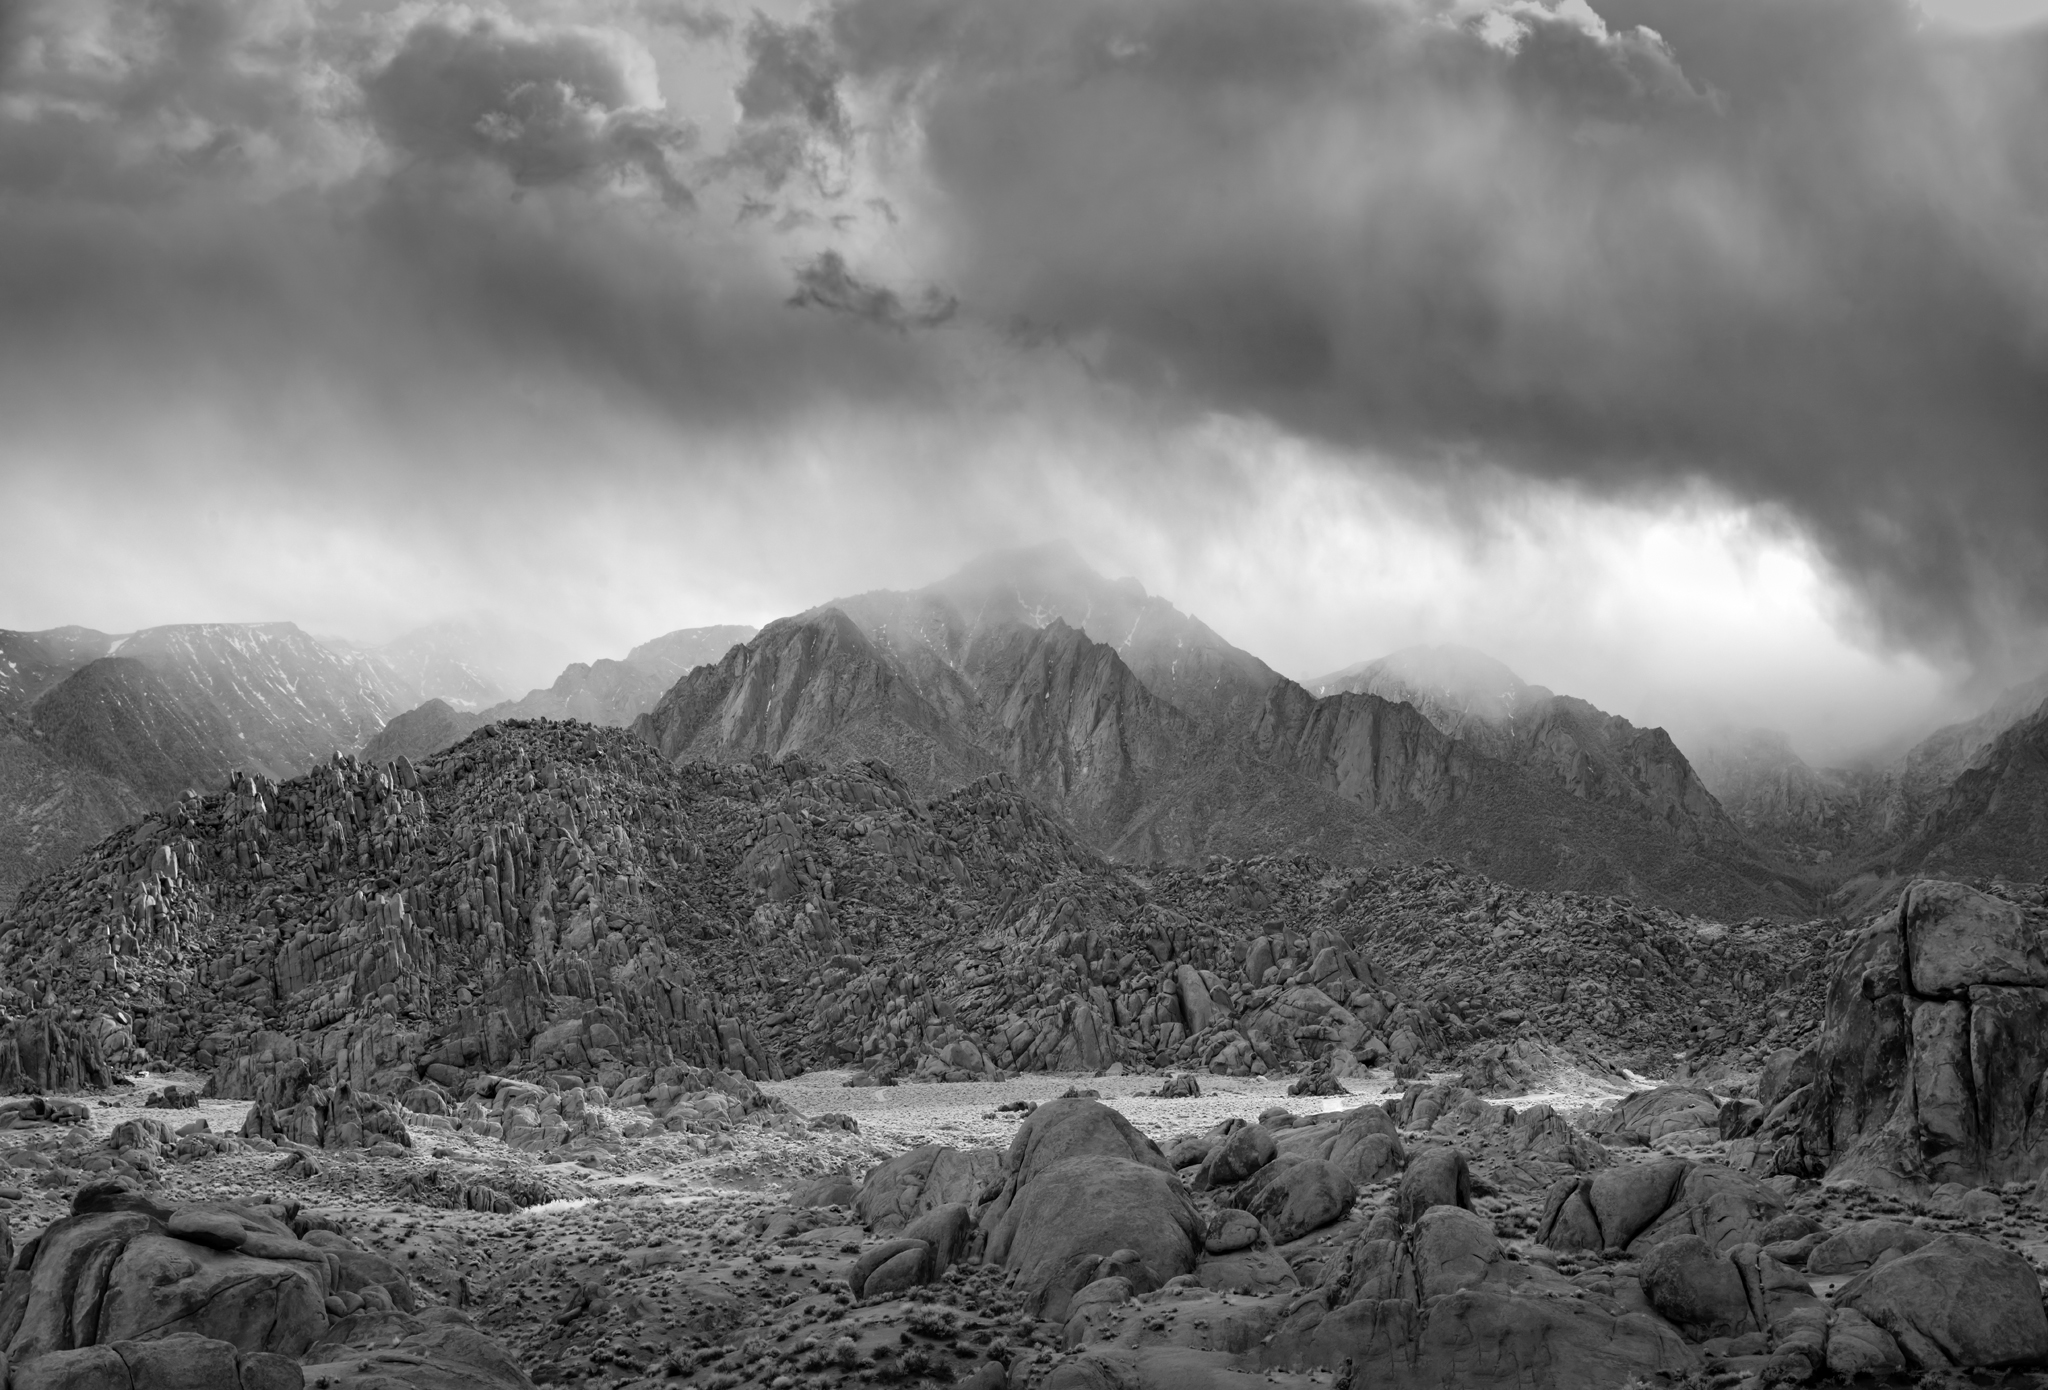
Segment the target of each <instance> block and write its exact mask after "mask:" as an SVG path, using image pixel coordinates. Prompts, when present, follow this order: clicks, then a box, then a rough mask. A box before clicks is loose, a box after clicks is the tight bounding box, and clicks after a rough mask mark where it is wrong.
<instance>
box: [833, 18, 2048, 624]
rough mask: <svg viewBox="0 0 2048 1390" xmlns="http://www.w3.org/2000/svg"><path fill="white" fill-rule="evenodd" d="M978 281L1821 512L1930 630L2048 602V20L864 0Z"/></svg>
mask: <svg viewBox="0 0 2048 1390" xmlns="http://www.w3.org/2000/svg"><path fill="white" fill-rule="evenodd" d="M821 22H822V23H823V24H825V25H827V26H828V27H829V32H830V34H831V35H832V37H833V40H834V42H835V44H836V46H837V48H838V51H839V52H840V53H841V55H842V60H843V63H844V66H845V72H846V74H847V80H848V81H849V82H855V83H862V84H867V85H868V86H870V87H871V88H873V89H874V90H876V91H878V92H882V93H886V94H890V96H891V99H892V100H893V102H894V103H895V105H896V107H897V109H898V113H899V116H902V117H907V118H908V119H909V120H910V121H911V122H913V123H914V130H915V137H916V140H917V141H918V143H919V145H920V148H921V154H922V165H923V169H924V171H925V172H926V174H927V175H928V177H929V178H930V180H931V183H932V185H933V187H934V189H935V191H936V197H937V199H938V201H939V203H940V205H941V206H943V208H944V209H945V211H946V214H947V215H948V217H949V218H951V219H953V221H954V223H955V225H956V228H957V231H956V235H955V236H953V237H952V239H951V240H950V241H949V243H948V246H947V260H946V262H945V264H944V266H943V269H942V271H941V272H940V278H942V279H943V280H944V281H945V282H946V283H947V284H948V285H949V287H950V288H951V289H952V290H953V291H954V292H956V293H957V294H959V295H960V297H961V299H962V301H963V302H964V303H965V304H967V305H969V306H972V307H975V308H978V309H980V310H982V311H983V312H986V313H990V314H994V315H1007V316H1015V317H1016V318H1018V319H1020V320H1022V321H1025V322H1029V323H1032V324H1036V325H1042V326H1044V327H1046V328H1049V329H1052V330H1055V331H1057V332H1058V333H1060V334H1061V335H1062V336H1064V337H1065V338H1066V339H1068V340H1074V339H1083V340H1088V339H1092V340H1093V341H1094V342H1095V343H1096V345H1097V347H1096V350H1097V352H1098V353H1099V356H1100V360H1101V362H1102V364H1103V366H1104V368H1105V370H1108V371H1111V372H1114V373H1116V374H1118V375H1119V376H1120V377H1122V378H1124V379H1127V380H1129V381H1132V382H1136V383H1142V384H1144V385H1146V386H1147V387H1148V388H1150V389H1157V390H1161V391H1167V392H1171V393H1175V394H1178V395H1180V396H1182V397H1184V398H1186V399H1187V400H1189V401H1190V402H1192V403H1199V404H1200V405H1203V406H1207V407H1212V408H1216V409H1222V410H1227V411H1237V412H1253V413H1258V414H1263V415H1265V416H1267V417H1270V418H1272V419H1274V420H1276V421H1280V422H1282V423H1284V424H1285V425H1286V426H1288V427H1290V428H1293V429H1297V430H1300V431H1303V432H1306V433H1309V434H1312V435H1315V436H1318V437H1321V438H1324V439H1327V440H1331V441H1336V442H1339V443H1343V444H1348V445H1356V446H1362V447H1369V448H1371V449H1372V450H1374V451H1376V452H1378V453H1380V454H1383V455H1386V456H1391V457H1394V458H1397V459H1401V460H1405V461H1406V462H1407V463H1408V464H1409V465H1410V466H1412V467H1415V468H1418V469H1425V470H1428V469H1447V468H1449V469H1454V468H1455V467H1456V466H1457V465H1458V464H1460V463H1461V462H1463V461H1468V460H1471V459H1475V458H1478V459H1485V460H1487V461H1489V462H1493V463H1500V464H1505V465H1506V466H1508V467H1511V468H1513V469H1516V470H1519V471H1523V472H1526V473H1529V474H1532V475H1534V476H1538V477H1543V478H1552V479H1563V480H1568V481H1571V482H1574V483H1579V484H1584V485H1587V486H1591V487H1593V488H1595V489H1598V490H1602V491H1633V490H1640V489H1644V488H1655V487H1658V486H1663V485H1668V484H1671V483H1674V482H1679V481H1684V480H1697V479H1704V480H1707V481H1709V482H1711V483H1713V484H1715V485H1718V486H1719V487H1721V488H1724V489H1725V490H1726V491H1727V492H1729V493H1730V494H1732V495H1734V496H1735V497H1738V498H1740V499H1743V500H1745V501H1750V502H1761V503H1767V504H1771V505H1772V506H1774V507H1779V508H1782V509H1783V510H1784V511H1785V512H1786V513H1787V514H1789V515H1790V516H1792V517H1794V518H1796V519H1797V520H1798V522H1799V523H1800V524H1801V525H1803V526H1804V527H1806V528H1808V529H1809V530H1810V532H1811V533H1812V534H1813V535H1814V536H1815V537H1816V539H1817V540H1818V541H1819V543H1820V544H1821V546H1822V547H1823V549H1824V550H1825V552H1826V553H1827V555H1828V556H1829V557H1831V558H1832V560H1833V561H1834V562H1835V563H1837V564H1838V565H1840V566H1841V567H1843V568H1844V569H1845V570H1846V571H1847V572H1848V573H1849V574H1851V575H1852V576H1854V578H1855V579H1856V581H1857V582H1858V583H1859V584H1860V585H1861V586H1862V587H1863V588H1864V590H1865V592H1866V594H1867V595H1868V596H1869V597H1870V598H1871V599H1872V600H1873V601H1874V603H1875V605H1876V609H1877V611H1878V613H1879V614H1880V615H1881V616H1882V618H1883V620H1884V621H1886V622H1887V623H1888V624H1890V626H1891V628H1892V630H1893V631H1894V632H1895V633H1897V634H1900V635H1903V636H1905V637H1907V638H1909V639H1911V640H1915V641H1920V642H1929V643H1936V644H1940V643H1945V642H1950V641H1957V642H1960V643H1962V644H1964V645H1967V646H1974V647H1977V648H1986V647H1989V646H1991V645H1994V644H1995V643H1996V641H1997V640H1998V639H1999V638H2000V636H2001V634H2002V633H2003V632H2004V631H2005V624H2006V623H2007V622H2008V621H2009V620H2011V619H2012V618H2014V617H2015V616H2024V617H2026V618H2029V619H2035V620H2038V619H2039V618H2040V617H2041V616H2042V614H2043V612H2044V610H2048V564H2044V539H2043V538H2044V536H2048V466H2044V463H2048V455H2044V446H2048V239H2044V237H2043V230H2044V228H2048V221H2044V219H2048V34H2044V33H2042V32H2039V31H2037V32H2035V33H2033V34H2030V35H2024V36H2016V37H2015V36H2002V37H2000V38H1998V39H1984V38H1963V37H1957V36H1950V35H1944V34H1942V33H1940V32H1937V31H1934V30H1931V29H1929V28H1927V27H1926V26H1925V25H1923V24H1922V22H1921V20H1920V17H1919V15H1918V13H1917V12H1916V11H1914V10H1912V9H1910V8H1908V7H1906V6H1904V5H1900V4H1897V3H1893V0H1875V3H1865V0H1853V3H1845V2H1844V0H1730V3H1717V4H1713V5H1700V4H1692V3H1681V0H1605V3H1603V4H1600V5H1596V6H1588V5H1587V4H1585V3H1583V0H1565V3H1558V4H1552V5H1544V4H1538V3H1533V0H1511V2H1510V3H1503V4H1496V5H1492V6H1473V5H1462V6H1455V7H1454V6H1449V5H1431V4H1417V5H1410V4H1403V3H1388V0H1277V3H1275V0H1111V2H1110V3H1102V0H1044V2H1043V3H1035V4H1031V5H1012V4H1004V3H1001V0H842V3H840V4H838V5H836V6H835V7H834V8H833V9H832V10H831V11H830V14H829V16H828V17H827V18H826V19H824V20H823V21H821Z"/></svg>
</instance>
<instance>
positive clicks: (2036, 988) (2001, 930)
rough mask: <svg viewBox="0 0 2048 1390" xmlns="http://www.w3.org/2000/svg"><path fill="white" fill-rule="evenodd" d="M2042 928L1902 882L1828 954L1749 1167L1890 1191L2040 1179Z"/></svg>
mask: <svg viewBox="0 0 2048 1390" xmlns="http://www.w3.org/2000/svg"><path fill="white" fill-rule="evenodd" d="M2044 926H2048V922H2044V916H2043V913H2042V912H2041V910H2040V909H2039V908H2038V907H2037V906H2033V905H2029V904H2022V903H2020V902H2016V901H2010V900H2007V899H2003V898H1997V897H1993V896H1991V895H1989V894H1986V893H1983V892H1979V891H1977V890H1975V889H1971V888H1967V887H1964V886H1962V885H1960V884H1954V883H1941V882H1934V881H1923V882H1919V883H1915V884H1913V885H1911V886H1910V887H1909V888H1907V889H1906V891H1905V892H1904V893H1903V894H1901V896H1900V899H1899V902H1898V905H1897V907H1896V908H1895V909H1894V910H1892V911H1891V912H1888V913H1886V914H1884V915H1883V916H1882V917H1880V918H1878V919H1876V920H1875V921H1873V922H1872V923H1871V924H1870V925H1869V926H1867V927H1865V928H1864V929H1863V930H1862V931H1861V932H1860V933H1858V934H1857V936H1856V937H1855V938H1854V939H1853V941H1852V942H1851V943H1850V944H1849V946H1848V949H1847V951H1846V952H1845V953H1844V954H1843V956H1842V957H1841V958H1840V959H1839V961H1838V962H1837V964H1836V966H1835V968H1834V973H1833V976H1832V979H1831V981H1830V984H1829V989H1828V1002H1827V1012H1826V1016H1825V1020H1824V1023H1823V1026H1822V1029H1821V1032H1820V1035H1819V1038H1818V1039H1817V1041H1816V1042H1815V1044H1814V1046H1813V1047H1812V1049H1811V1050H1810V1051H1809V1052H1808V1053H1807V1054H1806V1055H1804V1056H1799V1057H1793V1058H1789V1059H1788V1060H1787V1061H1786V1062H1785V1063H1784V1064H1783V1065H1782V1066H1781V1067H1780V1068H1779V1075H1780V1076H1781V1077H1782V1078H1783V1080H1782V1081H1781V1082H1780V1084H1786V1085H1789V1089H1788V1090H1787V1091H1786V1092H1785V1093H1784V1094H1782V1095H1777V1094H1768V1095H1767V1096H1765V1097H1761V1098H1765V1099H1768V1100H1769V1101H1770V1110H1769V1112H1768V1113H1767V1114H1766V1115H1764V1116H1763V1117H1762V1118H1761V1119H1760V1120H1759V1122H1758V1125H1757V1135H1758V1137H1757V1138H1756V1139H1754V1140H1753V1141H1752V1142H1751V1144H1750V1145H1749V1148H1750V1151H1751V1153H1752V1154H1753V1155H1754V1158H1753V1161H1754V1162H1755V1163H1756V1164H1757V1166H1759V1167H1760V1168H1763V1169H1764V1170H1766V1171H1777V1172H1785V1173H1796V1174H1804V1175H1809V1176H1819V1175H1821V1174H1823V1173H1825V1174H1828V1175H1829V1176H1831V1177H1833V1178H1835V1179H1837V1180H1840V1179H1854V1180H1857V1181H1861V1182H1865V1183H1870V1184H1873V1185H1878V1186H1889V1187H1899V1188H1925V1187H1931V1186H1933V1185H1936V1184H1940V1183H1948V1182H1954V1183H1961V1184H1963V1185H1964V1186H1966V1187H1976V1186H1981V1185H1986V1184H1989V1185H1993V1186H1995V1185H1997V1184H1999V1183H2002V1182H2008V1181H2013V1180H2018V1179H2031V1178H2033V1177H2034V1176H2035V1175H2036V1174H2038V1173H2039V1172H2041V1171H2042V1169H2043V1167H2044V1165H2048V1131H2044V1130H2043V1129H2042V1127H2041V1126H2040V1124H2039V1123H2038V1121H2037V1120H2036V1119H2035V1108H2036V1105H2037V1098H2036V1087H2037V1085H2038V1081H2039V1078H2040V1076H2041V1075H2042V1073H2043V1071H2044V1069H2048V944H2044V937H2043V930H2044ZM1770 1079H1772V1078H1770V1077H1769V1076H1768V1075H1767V1080H1770Z"/></svg>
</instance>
